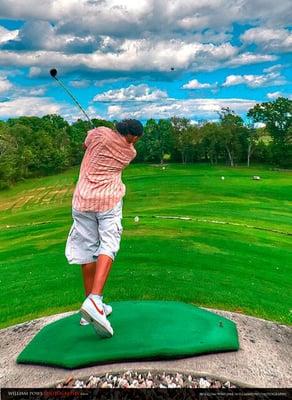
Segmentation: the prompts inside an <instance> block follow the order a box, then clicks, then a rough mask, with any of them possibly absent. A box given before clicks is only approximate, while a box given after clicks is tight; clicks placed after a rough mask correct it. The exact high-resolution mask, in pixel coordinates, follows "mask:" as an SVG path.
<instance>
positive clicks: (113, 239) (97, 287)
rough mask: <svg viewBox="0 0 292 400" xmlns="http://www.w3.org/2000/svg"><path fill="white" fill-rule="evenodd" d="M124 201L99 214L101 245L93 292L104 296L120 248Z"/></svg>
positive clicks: (97, 254) (98, 252)
mask: <svg viewBox="0 0 292 400" xmlns="http://www.w3.org/2000/svg"><path fill="white" fill-rule="evenodd" d="M121 218H122V202H120V203H119V204H118V205H117V206H116V207H114V208H113V209H111V210H109V211H107V212H104V213H100V214H99V216H98V234H99V238H100V245H99V248H98V251H97V253H96V256H97V261H96V271H95V275H94V280H93V285H92V290H91V293H92V294H97V295H99V296H102V292H103V288H104V286H105V283H106V280H107V278H108V275H109V272H110V269H111V266H112V263H113V260H114V259H115V256H116V254H117V252H118V250H119V248H120V240H121V234H122V224H121Z"/></svg>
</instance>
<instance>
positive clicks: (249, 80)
mask: <svg viewBox="0 0 292 400" xmlns="http://www.w3.org/2000/svg"><path fill="white" fill-rule="evenodd" d="M286 83H287V81H286V79H285V78H284V77H283V76H282V75H281V74H280V73H279V72H269V73H267V74H263V75H229V76H227V77H226V80H225V82H224V83H223V85H222V86H225V87H229V86H235V85H240V84H245V85H247V86H248V87H250V88H258V87H264V86H277V85H285V84H286Z"/></svg>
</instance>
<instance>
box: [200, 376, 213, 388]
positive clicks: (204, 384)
mask: <svg viewBox="0 0 292 400" xmlns="http://www.w3.org/2000/svg"><path fill="white" fill-rule="evenodd" d="M199 386H200V388H202V389H205V388H208V387H210V386H211V383H210V382H208V381H207V380H206V379H204V378H200V380H199Z"/></svg>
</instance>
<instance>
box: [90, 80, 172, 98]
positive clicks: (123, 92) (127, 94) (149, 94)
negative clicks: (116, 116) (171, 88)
mask: <svg viewBox="0 0 292 400" xmlns="http://www.w3.org/2000/svg"><path fill="white" fill-rule="evenodd" d="M165 98H167V93H166V92H165V91H163V90H159V89H156V88H151V87H149V86H148V85H146V84H141V85H136V86H135V85H130V86H129V87H127V88H121V89H115V90H108V91H107V92H104V93H101V94H98V95H96V96H95V97H94V99H93V101H101V102H108V101H111V102H114V101H116V102H127V101H156V100H159V99H165Z"/></svg>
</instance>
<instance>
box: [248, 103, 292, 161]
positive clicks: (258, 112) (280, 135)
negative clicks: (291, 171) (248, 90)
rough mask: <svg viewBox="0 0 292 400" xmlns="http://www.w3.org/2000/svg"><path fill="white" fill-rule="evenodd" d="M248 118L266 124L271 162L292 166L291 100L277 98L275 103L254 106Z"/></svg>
mask: <svg viewBox="0 0 292 400" xmlns="http://www.w3.org/2000/svg"><path fill="white" fill-rule="evenodd" d="M247 115H248V117H250V118H252V120H253V121H254V122H255V123H256V122H262V123H265V124H266V128H267V130H268V131H269V132H270V134H271V136H272V138H273V146H272V149H273V161H274V163H277V164H280V165H282V166H284V167H290V166H291V165H292V143H291V142H292V140H291V136H292V135H291V129H292V128H291V126H292V100H289V99H286V98H284V97H278V98H277V99H276V100H275V101H271V102H266V103H261V104H257V105H255V106H254V107H253V108H251V109H250V110H249V111H248V114H247Z"/></svg>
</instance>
